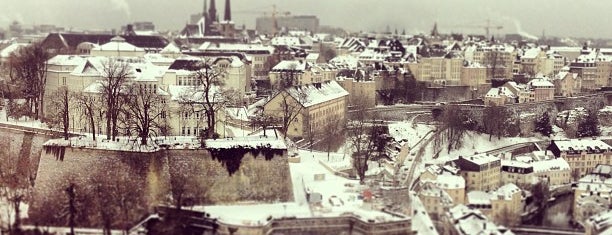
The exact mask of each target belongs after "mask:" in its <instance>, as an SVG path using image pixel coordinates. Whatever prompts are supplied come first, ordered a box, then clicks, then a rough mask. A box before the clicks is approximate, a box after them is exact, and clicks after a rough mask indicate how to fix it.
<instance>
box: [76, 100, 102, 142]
mask: <svg viewBox="0 0 612 235" xmlns="http://www.w3.org/2000/svg"><path fill="white" fill-rule="evenodd" d="M74 101H75V104H76V105H77V106H78V107H79V108H80V110H82V112H81V113H80V115H82V116H83V117H84V118H85V119H86V120H87V123H88V124H89V129H91V134H92V138H93V140H94V141H95V140H96V111H97V110H99V109H100V107H99V104H98V102H97V101H96V98H95V97H94V96H92V95H89V94H83V93H75V94H74Z"/></svg>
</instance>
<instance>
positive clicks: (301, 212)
mask: <svg viewBox="0 0 612 235" xmlns="http://www.w3.org/2000/svg"><path fill="white" fill-rule="evenodd" d="M331 155H332V156H333V158H334V159H338V158H339V159H341V158H342V155H341V154H334V153H332V154H331ZM299 156H300V158H301V161H300V162H299V163H289V168H290V171H291V179H292V181H293V187H294V188H293V192H294V201H292V202H284V203H274V204H256V203H253V204H246V205H245V204H241V205H231V206H200V207H194V209H196V210H203V211H205V212H206V213H210V214H211V216H212V217H214V218H218V219H219V220H220V221H222V222H226V223H233V224H243V225H261V224H265V223H266V222H267V219H268V218H269V217H273V218H281V217H296V218H309V217H332V216H340V215H347V214H351V215H356V216H358V217H360V218H361V219H362V220H364V221H367V220H369V219H371V220H375V221H377V222H383V221H395V220H399V219H400V218H397V217H395V216H393V215H390V214H387V213H384V212H381V211H376V210H370V209H368V207H367V205H365V204H364V203H363V201H362V200H361V199H359V197H358V196H359V195H360V194H361V192H362V191H363V190H364V189H365V188H363V187H364V186H361V185H359V181H358V180H351V179H346V178H343V177H340V176H337V175H334V173H333V172H331V171H329V170H328V169H326V168H325V167H324V166H323V165H322V164H321V163H320V161H323V160H327V153H323V152H310V151H307V150H300V151H299ZM330 158H331V157H330ZM307 191H308V192H310V193H320V194H321V195H322V202H321V206H314V205H313V206H310V205H309V204H308V202H307V200H306V192H307ZM332 202H333V204H332Z"/></svg>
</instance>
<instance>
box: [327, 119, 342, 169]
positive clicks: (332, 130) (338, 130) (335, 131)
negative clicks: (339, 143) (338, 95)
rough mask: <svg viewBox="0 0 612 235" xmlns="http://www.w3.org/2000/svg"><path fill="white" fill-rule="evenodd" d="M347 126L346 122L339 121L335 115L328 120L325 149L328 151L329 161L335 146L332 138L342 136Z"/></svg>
mask: <svg viewBox="0 0 612 235" xmlns="http://www.w3.org/2000/svg"><path fill="white" fill-rule="evenodd" d="M345 125H346V120H343V119H339V118H337V117H336V116H335V115H334V116H333V117H332V118H331V119H330V120H328V121H327V123H326V124H325V129H324V130H325V132H326V133H327V140H325V149H326V150H327V161H329V152H331V147H332V144H333V141H331V139H330V138H337V137H338V136H339V135H342V134H343V131H344V127H345ZM343 139H344V138H343Z"/></svg>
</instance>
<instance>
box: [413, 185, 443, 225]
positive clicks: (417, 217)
mask: <svg viewBox="0 0 612 235" xmlns="http://www.w3.org/2000/svg"><path fill="white" fill-rule="evenodd" d="M410 201H411V204H412V207H413V210H414V214H413V215H412V224H411V226H412V230H413V231H417V233H418V234H432V235H434V234H438V233H437V231H436V228H435V225H434V224H433V222H432V221H431V217H429V215H428V214H427V210H426V209H425V206H423V203H422V202H421V199H420V198H419V197H418V196H416V195H414V193H411V194H410Z"/></svg>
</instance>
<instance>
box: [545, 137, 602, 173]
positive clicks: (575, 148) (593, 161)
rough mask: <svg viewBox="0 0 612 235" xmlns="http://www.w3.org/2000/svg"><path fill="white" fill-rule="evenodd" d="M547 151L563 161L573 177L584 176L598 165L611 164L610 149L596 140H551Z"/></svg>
mask: <svg viewBox="0 0 612 235" xmlns="http://www.w3.org/2000/svg"><path fill="white" fill-rule="evenodd" d="M547 150H550V151H551V152H552V153H553V154H554V155H555V157H558V158H563V159H565V160H566V161H567V163H569V166H570V168H571V169H572V175H573V176H580V177H582V176H585V175H587V174H589V173H590V172H592V171H593V169H595V167H596V166H597V165H598V164H612V147H611V146H610V145H608V144H606V143H605V142H603V141H601V140H598V139H569V140H553V141H552V142H551V144H550V145H549V146H548V148H547Z"/></svg>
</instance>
